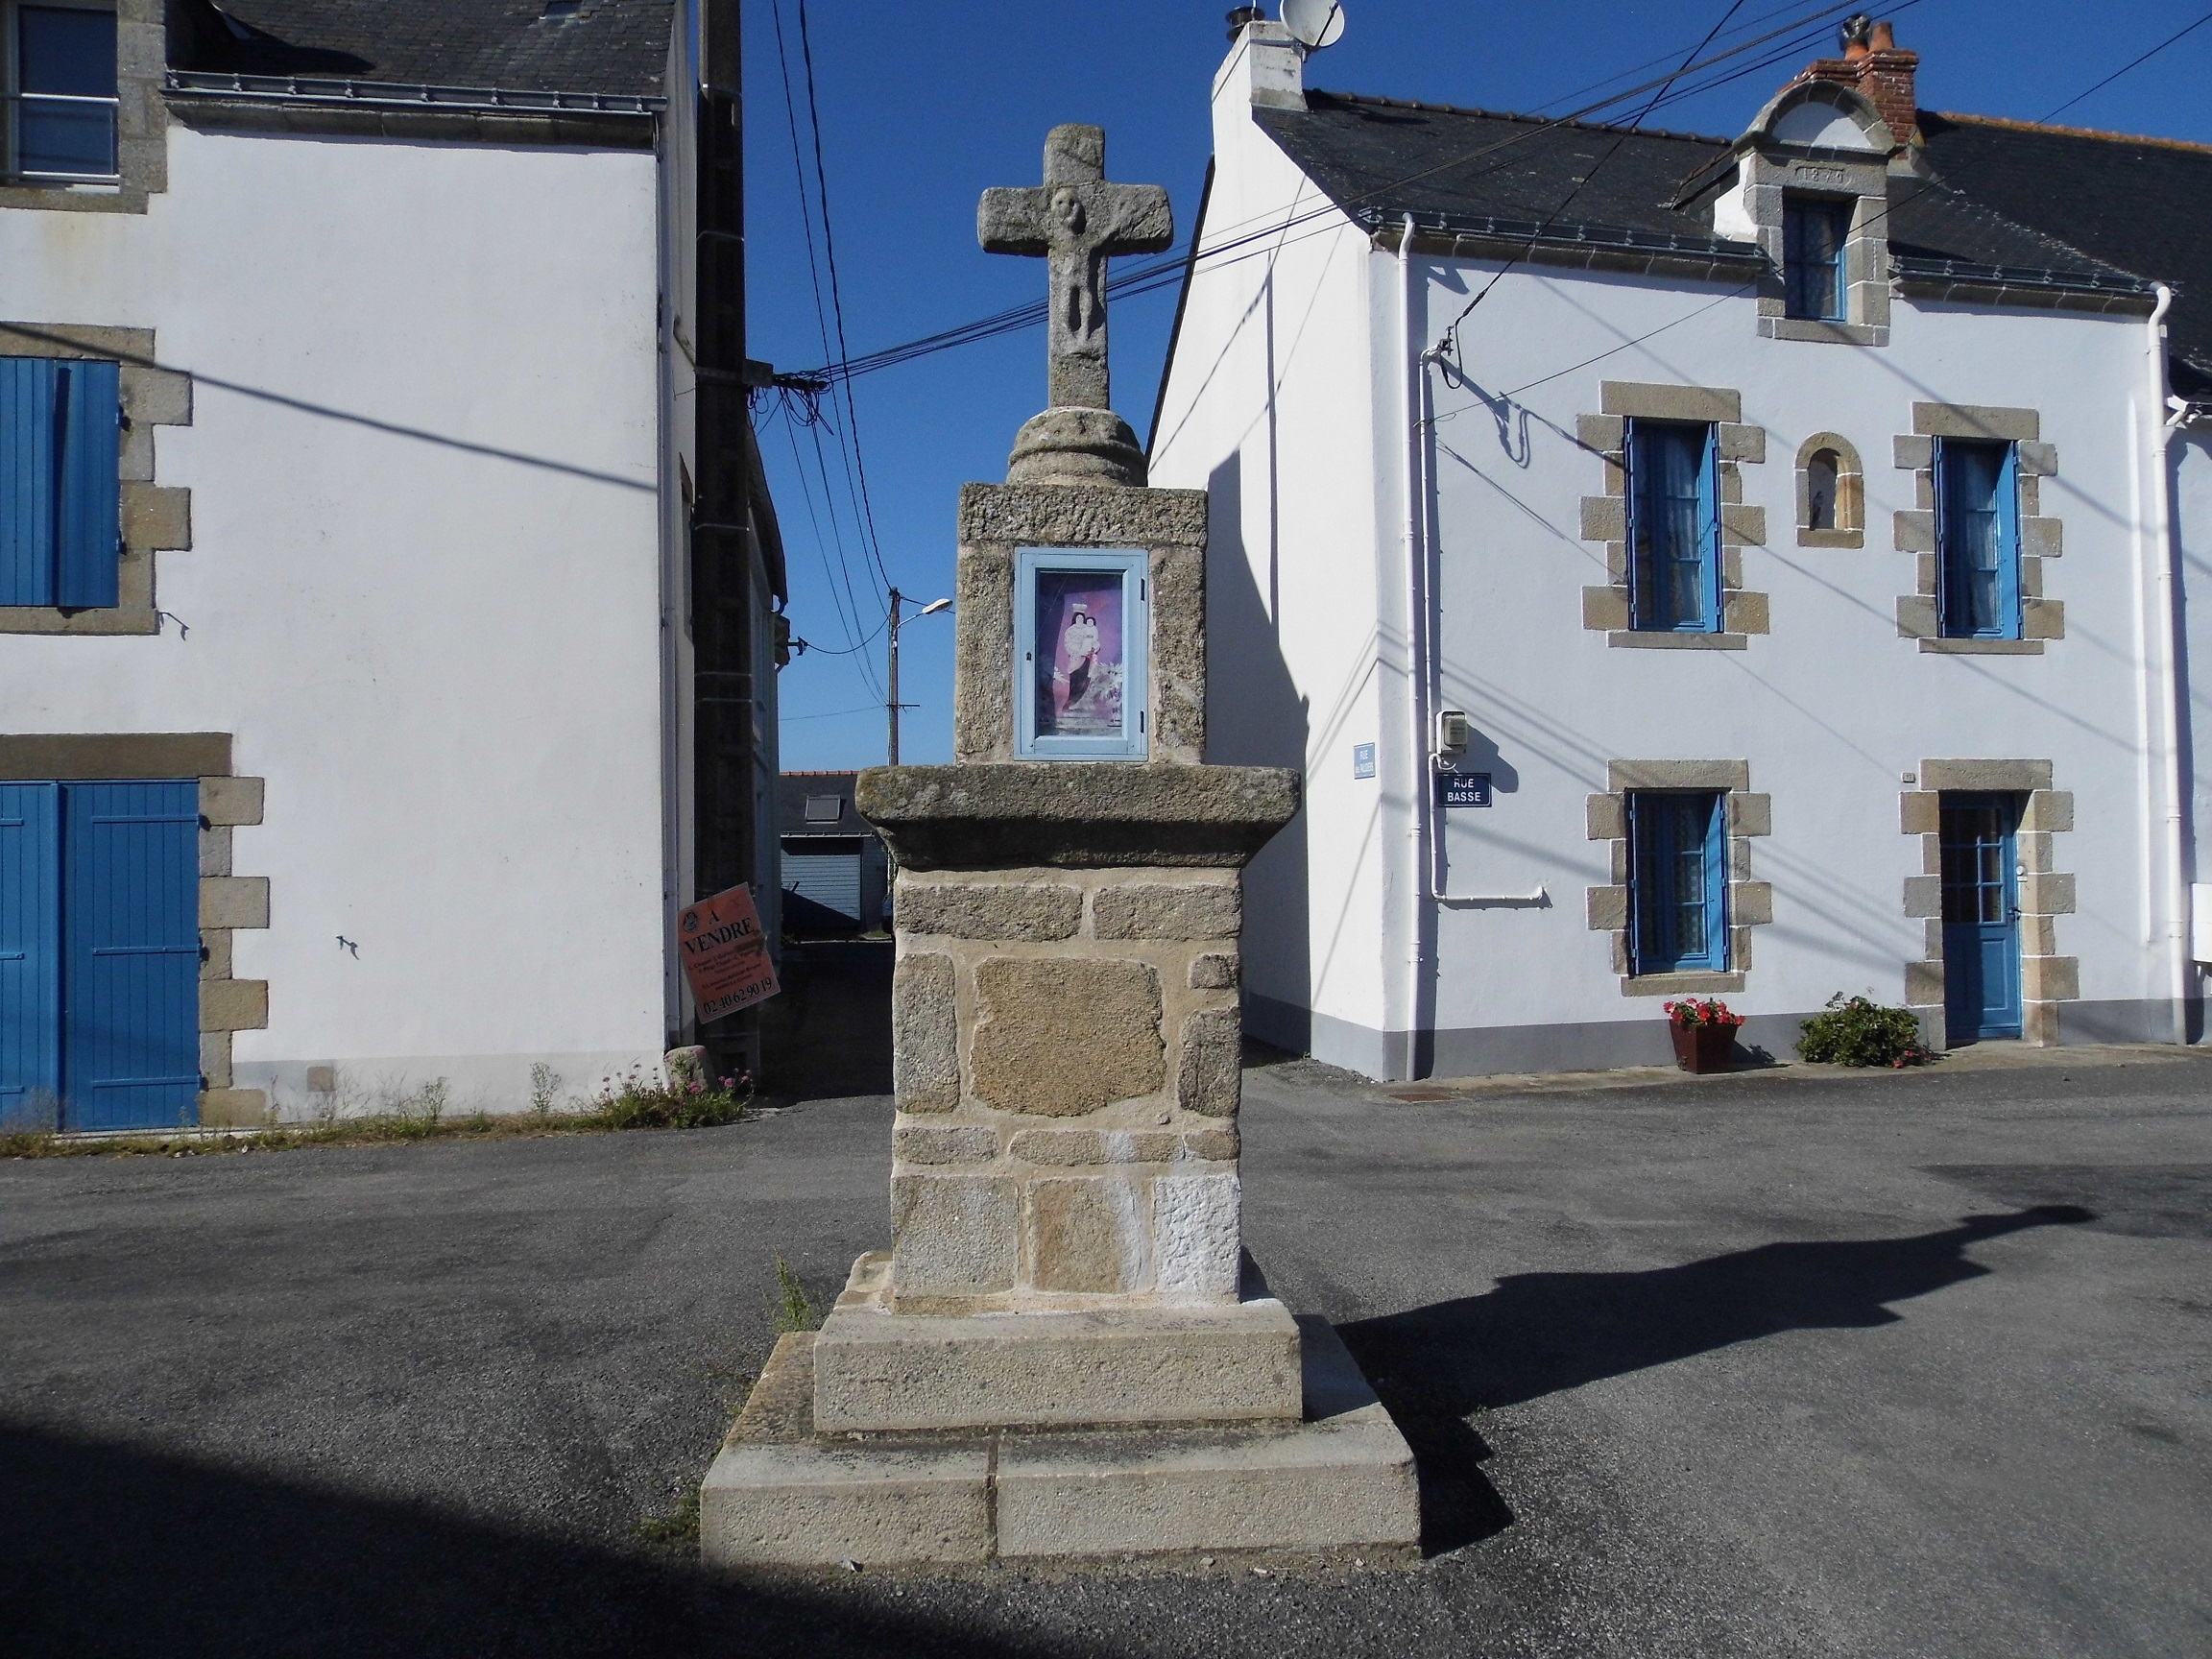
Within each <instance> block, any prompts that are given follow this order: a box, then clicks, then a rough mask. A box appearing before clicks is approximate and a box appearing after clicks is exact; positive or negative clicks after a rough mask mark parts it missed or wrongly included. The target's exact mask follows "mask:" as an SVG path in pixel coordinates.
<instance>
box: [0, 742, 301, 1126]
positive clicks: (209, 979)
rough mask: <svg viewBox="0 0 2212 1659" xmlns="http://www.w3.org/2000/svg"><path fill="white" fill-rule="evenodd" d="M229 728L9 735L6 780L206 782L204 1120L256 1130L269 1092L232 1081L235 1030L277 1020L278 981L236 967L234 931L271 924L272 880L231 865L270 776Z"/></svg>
mask: <svg viewBox="0 0 2212 1659" xmlns="http://www.w3.org/2000/svg"><path fill="white" fill-rule="evenodd" d="M231 747H232V744H231V737H230V734H229V733H227V732H157V733H156V732H147V733H136V732H133V733H55V734H40V735H29V734H22V735H17V734H0V780H5V781H10V782H18V781H36V782H44V781H48V780H54V781H61V782H70V781H81V780H95V779H96V780H101V781H118V780H127V779H136V778H197V779H198V780H199V781H200V1123H201V1126H202V1127H203V1128H252V1127H258V1126H259V1125H260V1124H261V1123H262V1122H263V1121H265V1120H266V1118H267V1114H268V1107H269V1099H268V1096H267V1095H266V1094H264V1093H263V1092H262V1091H260V1090H258V1089H238V1088H234V1087H232V1082H231V1070H230V1047H231V1037H232V1034H233V1033H235V1032H239V1031H258V1030H260V1029H262V1028H263V1027H265V1026H266V1025H267V1024H268V1023H269V982H268V981H267V980H266V979H240V978H237V977H235V976H234V975H233V974H232V972H231V945H232V939H233V935H234V934H235V933H236V932H237V930H238V929H239V928H242V927H266V926H269V878H268V877H266V876H239V875H235V874H233V873H232V846H231V836H232V832H233V831H235V830H237V829H242V828H246V827H248V826H252V825H256V824H259V823H260V822H261V812H262V802H263V798H264V795H265V792H266V791H265V788H264V780H262V779H259V778H240V777H237V776H235V775H234V774H233V773H232V772H231V770H230V752H231Z"/></svg>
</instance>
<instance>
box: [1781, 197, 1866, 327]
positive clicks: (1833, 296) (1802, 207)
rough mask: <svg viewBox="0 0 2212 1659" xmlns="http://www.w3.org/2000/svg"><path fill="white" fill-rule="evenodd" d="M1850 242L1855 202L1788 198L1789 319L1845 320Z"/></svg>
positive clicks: (1785, 272) (1785, 262)
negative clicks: (1845, 254) (1845, 272)
mask: <svg viewBox="0 0 2212 1659" xmlns="http://www.w3.org/2000/svg"><path fill="white" fill-rule="evenodd" d="M1850 239H1851V206H1850V204H1848V203H1845V202H1826V201H1822V200H1820V199H1818V198H1817V197H1804V196H1785V197H1783V198H1782V287H1783V305H1782V309H1783V311H1784V312H1785V313H1786V314H1787V315H1789V316H1791V317H1804V318H1810V319H1812V320H1814V321H1815V322H1822V323H1840V322H1841V321H1842V320H1843V316H1844V283H1843V247H1844V244H1845V243H1847V242H1848V241H1850Z"/></svg>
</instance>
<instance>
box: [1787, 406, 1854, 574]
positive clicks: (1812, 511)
mask: <svg viewBox="0 0 2212 1659" xmlns="http://www.w3.org/2000/svg"><path fill="white" fill-rule="evenodd" d="M1796 472H1797V545H1798V546H1800V547H1863V546H1864V545H1865V543H1866V484H1865V476H1864V469H1863V468H1862V467H1861V465H1860V463H1859V451H1858V450H1857V449H1855V448H1853V447H1852V445H1851V441H1850V440H1849V439H1847V438H1844V437H1841V436H1839V434H1837V433H1834V432H1815V433H1814V434H1813V436H1812V437H1810V438H1808V439H1806V440H1805V442H1804V443H1803V444H1802V445H1799V447H1798V450H1797V468H1796Z"/></svg>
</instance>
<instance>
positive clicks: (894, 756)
mask: <svg viewBox="0 0 2212 1659" xmlns="http://www.w3.org/2000/svg"><path fill="white" fill-rule="evenodd" d="M905 602H906V595H905V594H903V593H902V592H900V591H899V589H896V588H894V589H891V664H890V667H891V676H890V685H889V695H888V699H887V702H886V705H885V707H886V709H887V711H888V712H889V714H890V716H891V759H890V764H892V765H894V766H896V765H898V764H899V710H900V709H903V708H905V707H906V705H905V704H903V703H902V702H900V701H899V630H900V629H902V628H903V627H904V626H905V625H906V624H907V623H908V622H918V621H920V620H921V619H922V618H923V617H925V616H934V615H935V614H936V613H938V612H940V611H942V610H944V609H945V608H946V607H947V606H949V605H950V604H951V603H952V601H951V600H950V599H936V600H932V601H931V602H930V603H928V604H926V605H925V606H923V607H922V609H921V610H919V611H917V612H915V613H914V614H913V615H911V616H907V617H902V616H901V615H900V614H899V608H900V607H901V606H902V605H903V604H904V603H905Z"/></svg>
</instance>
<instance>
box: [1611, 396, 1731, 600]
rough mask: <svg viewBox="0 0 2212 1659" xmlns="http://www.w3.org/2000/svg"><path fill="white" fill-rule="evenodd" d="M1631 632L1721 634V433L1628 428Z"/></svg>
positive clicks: (1641, 424)
mask: <svg viewBox="0 0 2212 1659" xmlns="http://www.w3.org/2000/svg"><path fill="white" fill-rule="evenodd" d="M1628 560H1629V578H1630V579H1629V588H1628V592H1629V602H1628V616H1629V626H1630V627H1632V628H1641V629H1654V630H1657V631H1659V632H1661V633H1674V634H1711V633H1717V632H1718V631H1719V627H1720V461H1719V446H1718V445H1717V444H1716V442H1715V433H1714V429H1713V427H1712V426H1710V425H1691V424H1686V423H1682V422H1676V421H1631V422H1629V427H1628Z"/></svg>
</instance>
